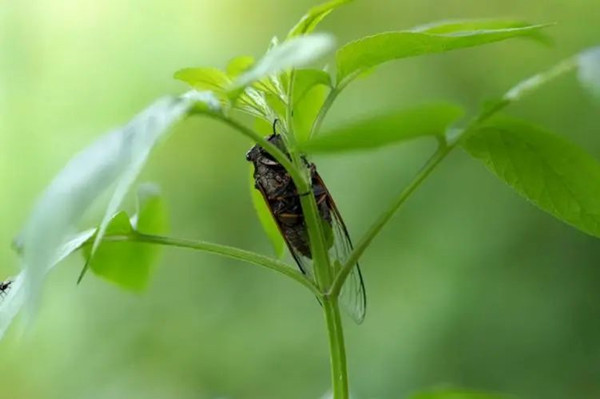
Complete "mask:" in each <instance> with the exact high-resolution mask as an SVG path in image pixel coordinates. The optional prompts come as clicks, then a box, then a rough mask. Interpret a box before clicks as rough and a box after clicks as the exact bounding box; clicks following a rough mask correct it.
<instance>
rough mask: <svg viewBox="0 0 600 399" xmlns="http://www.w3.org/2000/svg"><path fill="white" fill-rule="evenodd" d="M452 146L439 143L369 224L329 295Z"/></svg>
mask: <svg viewBox="0 0 600 399" xmlns="http://www.w3.org/2000/svg"><path fill="white" fill-rule="evenodd" d="M453 148H454V146H448V145H444V144H442V145H440V146H439V147H438V149H437V151H436V152H435V153H434V154H433V155H432V156H431V158H429V160H428V161H427V163H425V165H424V166H423V168H421V170H420V171H419V173H417V175H416V176H415V177H414V178H413V180H412V181H411V182H410V183H409V184H408V186H406V188H405V189H404V190H403V191H402V192H401V193H400V195H399V196H398V197H397V198H396V199H395V200H394V201H393V202H392V203H391V204H390V206H389V207H388V208H387V210H385V211H384V212H383V213H382V214H381V216H379V218H378V219H377V220H376V221H375V222H374V223H373V224H372V225H371V227H370V228H369V230H367V232H366V233H365V235H364V236H363V237H362V238H361V240H360V241H359V242H358V244H357V245H356V247H355V248H354V250H353V251H352V253H351V254H350V256H349V257H348V260H347V261H346V263H345V264H344V266H343V268H342V270H341V271H340V272H339V273H338V275H337V276H336V278H335V280H334V282H333V284H332V286H331V290H330V291H329V294H328V295H330V296H333V297H337V295H339V293H340V291H341V289H342V286H343V285H344V282H345V281H346V278H347V277H348V275H349V274H350V272H351V271H352V269H353V268H354V265H356V263H357V262H358V260H359V258H360V257H361V255H362V254H363V252H364V251H365V250H366V249H367V248H368V247H369V245H370V244H371V241H373V238H375V236H377V234H379V232H380V231H381V229H382V228H383V227H384V226H385V225H386V224H387V222H388V221H389V220H390V219H391V218H392V216H394V214H395V213H396V211H397V210H398V209H399V208H400V207H401V206H402V205H403V204H404V203H405V202H406V200H407V199H408V198H409V197H410V196H411V195H412V193H414V192H415V190H416V189H417V188H418V187H419V186H420V185H421V183H423V181H424V180H425V179H426V178H427V177H428V176H429V175H430V174H431V172H433V170H434V169H435V168H436V166H437V165H438V164H439V163H440V162H441V161H442V160H443V159H444V158H445V157H446V155H448V153H449V152H450V151H451V150H452V149H453Z"/></svg>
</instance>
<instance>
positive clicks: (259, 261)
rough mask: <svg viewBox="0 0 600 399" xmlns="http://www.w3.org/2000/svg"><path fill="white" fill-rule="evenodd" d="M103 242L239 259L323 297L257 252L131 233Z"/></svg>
mask: <svg viewBox="0 0 600 399" xmlns="http://www.w3.org/2000/svg"><path fill="white" fill-rule="evenodd" d="M102 241H106V242H122V241H130V242H139V243H146V244H156V245H163V246H169V247H178V248H187V249H193V250H197V251H203V252H209V253H212V254H217V255H221V256H224V257H226V258H231V259H237V260H241V261H245V262H248V263H252V264H255V265H258V266H262V267H265V268H267V269H270V270H274V271H276V272H278V273H281V274H283V275H286V276H287V277H290V278H292V279H293V280H296V281H297V282H299V283H300V284H302V285H304V286H305V287H307V288H308V289H309V290H311V292H312V293H313V294H315V295H316V296H317V297H321V296H322V295H321V293H320V291H319V290H318V289H317V287H316V286H315V284H314V283H313V282H312V281H310V280H309V279H308V278H306V277H305V276H304V275H303V274H302V273H300V272H298V271H296V270H295V269H293V268H292V267H290V266H288V265H287V264H286V263H284V262H281V261H279V260H276V259H273V258H270V257H268V256H264V255H260V254H257V253H255V252H251V251H246V250H244V249H240V248H235V247H230V246H228V245H221V244H215V243H211V242H206V241H195V240H186V239H180V238H173V237H163V236H156V235H148V234H141V233H136V232H133V233H130V234H119V235H107V236H104V237H103V238H102Z"/></svg>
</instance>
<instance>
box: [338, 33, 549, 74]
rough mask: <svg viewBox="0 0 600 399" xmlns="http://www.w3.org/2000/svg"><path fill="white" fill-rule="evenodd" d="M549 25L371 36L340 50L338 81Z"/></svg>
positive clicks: (523, 35)
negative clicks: (395, 62)
mask: <svg viewBox="0 0 600 399" xmlns="http://www.w3.org/2000/svg"><path fill="white" fill-rule="evenodd" d="M546 26H547V25H530V26H523V27H520V28H498V29H495V28H493V24H492V27H491V28H489V29H483V28H480V29H477V30H474V31H460V32H455V33H450V34H433V33H424V32H415V31H398V32H388V33H380V34H378V35H373V36H368V37H365V38H362V39H359V40H356V41H353V42H350V43H348V44H346V45H345V46H343V47H342V48H340V49H339V50H338V51H337V54H336V63H337V82H338V85H339V84H340V82H342V81H343V80H344V79H346V78H352V77H354V76H355V75H357V74H360V73H362V72H363V71H365V70H367V69H368V68H372V67H375V66H377V65H380V64H382V63H384V62H387V61H391V60H396V59H400V58H406V57H415V56H419V55H424V54H433V53H442V52H446V51H450V50H457V49H461V48H467V47H474V46H480V45H483V44H487V43H493V42H498V41H501V40H506V39H510V38H513V37H519V36H521V37H531V36H532V35H535V34H536V32H539V30H540V29H542V28H544V27H546Z"/></svg>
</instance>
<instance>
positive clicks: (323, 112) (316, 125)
mask: <svg viewBox="0 0 600 399" xmlns="http://www.w3.org/2000/svg"><path fill="white" fill-rule="evenodd" d="M359 74H360V73H354V74H352V75H349V76H348V77H346V79H344V80H342V81H341V82H339V83H338V84H337V85H336V86H335V87H333V88H332V89H331V90H330V91H329V94H327V97H326V98H325V101H324V102H323V105H322V106H321V109H320V110H319V113H318V114H317V117H316V118H315V121H314V122H313V125H312V127H311V129H310V134H309V135H308V138H309V139H310V138H312V137H313V136H314V135H316V134H317V133H318V132H319V131H320V130H321V125H322V124H323V120H324V119H325V116H327V113H328V112H329V109H330V108H331V106H332V105H333V102H334V101H335V100H336V98H337V96H338V95H339V94H340V93H341V92H342V90H344V89H345V88H346V86H348V85H349V84H350V82H352V81H353V80H354V79H355V78H356V77H357V76H358V75H359Z"/></svg>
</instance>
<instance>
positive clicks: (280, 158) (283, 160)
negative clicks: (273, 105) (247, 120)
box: [199, 112, 303, 181]
mask: <svg viewBox="0 0 600 399" xmlns="http://www.w3.org/2000/svg"><path fill="white" fill-rule="evenodd" d="M199 114H201V115H206V116H208V117H211V118H213V119H217V120H219V121H221V122H223V123H225V124H226V125H229V126H230V127H232V128H234V129H236V130H237V131H239V132H240V133H242V134H243V135H244V136H246V137H248V138H250V139H251V140H252V141H254V142H256V143H257V144H258V145H260V146H261V147H262V148H264V149H265V150H266V151H267V152H268V153H269V154H271V155H272V156H273V158H275V159H276V160H277V162H279V163H280V164H281V165H282V166H283V167H284V168H285V170H287V171H288V173H289V174H290V176H291V177H292V179H294V181H296V180H303V178H302V173H301V172H300V170H299V169H298V168H296V166H294V164H293V163H292V162H291V161H290V159H289V158H288V157H287V156H286V155H285V154H284V153H283V152H282V151H281V150H280V149H279V148H277V147H276V146H275V145H273V144H271V143H270V142H269V141H267V140H266V139H265V138H264V137H262V136H261V135H260V134H259V133H257V132H255V131H254V130H252V129H249V128H247V127H246V126H244V125H242V124H241V123H239V122H237V121H235V120H233V119H231V118H228V117H226V116H225V115H223V114H220V113H212V112H210V113H208V112H201V113H199Z"/></svg>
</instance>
